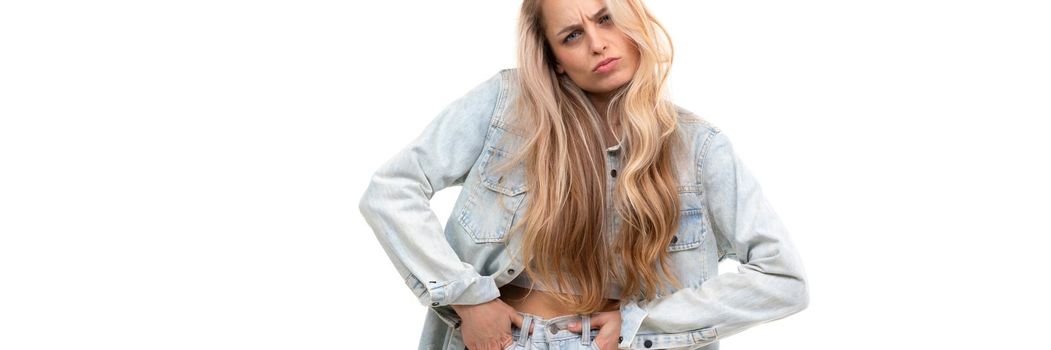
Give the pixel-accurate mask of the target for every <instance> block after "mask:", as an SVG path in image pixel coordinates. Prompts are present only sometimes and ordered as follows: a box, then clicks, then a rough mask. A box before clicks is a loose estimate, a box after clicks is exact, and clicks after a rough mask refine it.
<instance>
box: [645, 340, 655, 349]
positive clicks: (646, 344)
mask: <svg viewBox="0 0 1051 350" xmlns="http://www.w3.org/2000/svg"><path fill="white" fill-rule="evenodd" d="M642 345H643V346H645V347H646V348H649V347H651V346H653V342H652V341H649V340H647V341H646V342H645V343H642Z"/></svg>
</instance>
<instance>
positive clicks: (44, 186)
mask: <svg viewBox="0 0 1051 350" xmlns="http://www.w3.org/2000/svg"><path fill="white" fill-rule="evenodd" d="M518 4H519V2H517V1H491V0H489V1H481V0H473V1H448V2H445V1H442V2H438V1H408V2H406V1H398V2H379V1H371V2H347V1H284V2H278V1H269V2H258V1H220V0H216V1H180V2H160V1H152V2H135V1H96V2H75V1H33V2H29V1H7V2H3V3H0V349H415V348H416V343H417V340H418V337H419V331H420V329H421V326H422V322H423V316H424V312H426V309H425V308H424V307H423V306H420V305H419V304H417V302H416V300H415V297H414V295H413V294H412V293H411V292H410V291H409V289H408V288H407V287H405V285H404V284H403V283H402V279H401V278H400V277H399V276H398V274H397V272H396V271H395V269H394V267H393V265H392V264H391V263H390V262H389V260H387V257H386V256H385V255H384V253H383V251H382V249H381V247H380V246H379V244H378V243H377V241H376V239H375V237H374V236H373V233H372V232H371V230H370V229H369V227H368V226H367V225H366V224H365V222H364V221H363V220H362V218H361V217H360V214H359V213H358V208H357V202H358V200H359V199H360V196H361V194H362V192H363V190H364V189H365V186H366V185H367V182H368V180H369V176H370V175H371V174H372V172H373V171H374V170H375V169H376V168H377V167H378V166H379V165H380V164H382V163H383V162H384V161H385V160H386V159H388V158H389V157H390V156H393V154H394V153H395V152H397V151H398V150H399V149H401V148H402V147H403V146H404V145H405V144H407V143H408V142H409V141H411V140H412V139H413V138H415V136H416V135H417V134H418V133H419V132H420V131H422V130H423V127H424V126H425V125H426V123H428V122H429V121H430V119H431V118H433V117H434V116H436V115H437V113H438V112H439V111H440V110H441V109H442V108H443V107H444V106H445V105H446V104H448V103H449V102H451V101H452V100H453V99H455V98H457V97H459V96H461V95H463V94H464V93H466V92H467V90H468V89H470V88H471V87H472V86H474V85H476V84H478V83H480V82H481V81H483V80H484V79H485V78H487V77H489V76H491V75H492V74H494V73H495V72H496V71H498V70H499V69H502V68H507V67H512V66H514V64H515V63H514V56H513V52H514V38H515V37H514V30H515V20H516V16H517V11H518V8H517V7H518ZM647 4H648V5H649V6H650V8H651V9H652V10H653V12H654V13H655V14H656V15H657V16H658V18H659V19H660V20H661V21H662V22H663V23H664V24H665V25H666V26H667V28H668V30H669V31H670V33H671V36H672V40H673V42H674V44H675V48H676V58H675V64H674V66H673V70H672V81H671V91H672V96H673V98H674V101H675V102H676V103H678V104H680V105H682V106H684V107H686V108H688V109H690V110H692V111H694V112H696V113H698V114H699V115H701V116H703V117H705V118H708V119H709V120H711V121H713V122H714V123H716V124H717V125H719V126H720V127H721V128H723V130H724V131H725V132H727V134H728V135H730V136H731V137H732V140H733V142H734V143H735V147H736V149H737V151H738V152H739V155H741V156H742V157H743V159H744V161H745V162H746V164H748V166H749V167H750V168H751V170H752V171H753V172H754V174H755V175H756V176H757V177H758V179H759V180H760V183H761V184H762V185H763V188H764V191H765V192H766V194H767V196H768V197H769V199H770V201H771V203H772V204H773V205H774V207H775V209H776V210H777V212H778V213H779V215H780V216H781V217H782V218H783V220H784V221H785V223H786V225H787V226H788V228H789V232H790V234H791V235H792V238H793V239H794V240H795V243H796V245H797V247H798V249H800V252H801V254H802V257H803V259H804V263H805V267H806V269H807V273H808V277H809V278H810V285H811V304H810V307H809V308H808V309H806V310H804V311H803V312H801V313H799V314H796V315H793V316H790V317H789V318H785V319H782V320H778V321H774V322H770V323H766V324H763V325H759V326H756V327H754V328H752V329H749V330H747V331H745V332H743V333H739V334H736V335H733V336H731V337H728V338H726V339H724V340H723V341H722V346H723V348H725V349H770V348H787V349H802V348H817V349H832V348H844V347H845V348H850V349H886V348H895V349H926V348H956V349H983V348H993V347H1002V348H1046V346H1047V341H1046V340H1045V337H1044V336H1042V334H1041V332H1042V331H1043V327H1042V326H1043V325H1044V324H1045V323H1046V322H1044V319H1045V318H1046V315H1047V312H1048V311H1051V310H1049V303H1048V301H1047V298H1046V296H1047V295H1051V290H1049V288H1048V287H1047V283H1045V282H1047V277H1046V275H1047V273H1046V270H1047V268H1048V267H1049V266H1048V263H1047V260H1045V259H1043V258H1044V257H1045V256H1044V255H1043V254H1046V253H1045V252H1044V249H1046V247H1048V246H1049V244H1051V239H1049V238H1048V237H1049V235H1051V229H1049V228H1048V225H1047V224H1046V222H1045V221H1046V218H1047V215H1046V212H1048V210H1049V209H1051V208H1049V205H1048V204H1047V203H1048V201H1047V198H1048V196H1049V195H1051V189H1049V185H1048V184H1047V179H1048V178H1051V172H1049V171H1048V169H1047V166H1048V153H1049V152H1048V150H1049V149H1051V142H1049V141H1048V139H1047V138H1046V137H1045V135H1046V134H1047V133H1048V131H1047V130H1048V129H1047V128H1046V127H1047V125H1048V123H1047V122H1046V121H1047V120H1048V119H1049V118H1051V102H1049V97H1051V68H1049V66H1051V65H1048V62H1051V45H1049V43H1051V34H1049V33H1051V21H1048V20H1047V18H1048V17H1049V16H1051V6H1049V5H1048V4H1047V3H1046V2H1041V1H931V0H911V1H864V2H863V1H794V2H783V1H721V2H715V1H699V2H693V1H691V2H686V1H670V0H662V1H657V0H651V1H648V2H647ZM458 191H459V189H458V188H451V189H447V190H445V191H442V192H439V193H438V194H437V195H436V196H435V198H434V199H433V201H432V204H433V208H434V210H435V212H436V213H437V214H438V216H439V217H440V218H443V222H444V218H446V217H447V216H448V215H449V212H450V211H451V207H452V203H453V201H454V200H455V198H456V196H457V194H458ZM726 268H727V269H732V266H726ZM724 271H725V272H729V271H727V270H724Z"/></svg>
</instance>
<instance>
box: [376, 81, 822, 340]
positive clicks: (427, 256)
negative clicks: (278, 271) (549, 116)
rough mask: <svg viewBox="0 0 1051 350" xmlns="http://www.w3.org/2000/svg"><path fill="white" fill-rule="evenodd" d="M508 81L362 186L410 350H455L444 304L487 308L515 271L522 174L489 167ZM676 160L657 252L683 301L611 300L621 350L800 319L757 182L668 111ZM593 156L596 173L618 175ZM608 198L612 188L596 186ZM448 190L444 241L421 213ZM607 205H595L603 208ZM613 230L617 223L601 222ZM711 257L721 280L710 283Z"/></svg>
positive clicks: (782, 239)
mask: <svg viewBox="0 0 1051 350" xmlns="http://www.w3.org/2000/svg"><path fill="white" fill-rule="evenodd" d="M514 79H516V72H515V69H513V68H512V69H504V70H501V71H500V72H498V73H497V74H495V75H494V76H493V77H491V78H490V79H488V80H486V81H485V82H483V83H481V84H479V85H478V86H476V87H475V88H473V89H472V90H470V91H469V92H468V93H467V94H466V95H464V96H462V97H461V98H459V99H457V100H456V101H454V102H452V103H451V104H450V105H449V106H447V107H446V108H445V109H444V110H443V111H442V112H441V113H439V114H438V116H437V117H436V118H435V119H434V120H433V121H431V122H430V123H429V124H428V125H427V127H426V128H425V130H424V131H423V133H422V134H420V135H419V136H418V137H417V138H416V139H415V140H414V141H412V142H411V143H410V144H409V145H407V146H406V147H404V148H403V149H401V150H400V151H399V152H398V153H397V154H395V155H394V157H392V158H390V159H389V160H388V161H387V162H386V163H384V164H383V165H382V166H380V168H379V169H378V170H376V171H375V173H374V174H373V175H372V177H371V181H370V183H369V186H368V188H367V189H366V191H365V193H364V195H363V196H362V197H361V199H360V202H359V208H360V211H361V214H362V215H363V216H364V218H365V221H366V222H367V223H368V225H369V226H370V227H371V229H372V231H373V233H374V234H375V236H376V238H378V239H379V242H380V244H381V245H382V246H383V249H384V251H385V252H386V253H387V255H388V256H389V257H390V260H391V262H393V264H394V266H395V268H396V269H397V270H398V272H399V273H400V274H401V277H403V278H404V280H405V284H406V286H408V287H409V289H410V290H411V291H412V292H413V293H414V294H415V295H416V297H417V298H418V299H419V301H420V303H421V304H423V305H425V306H427V307H429V308H430V311H433V312H428V314H427V318H426V320H425V322H424V330H423V334H422V336H421V339H420V348H421V349H458V350H459V349H463V348H464V346H463V343H462V342H463V340H462V337H461V335H460V332H459V329H458V327H459V324H460V318H459V316H458V315H457V314H456V313H455V311H453V309H452V308H451V307H450V306H449V305H450V304H471V305H473V304H480V303H484V302H487V301H490V300H493V299H495V298H497V297H498V296H499V295H500V291H499V289H498V287H500V286H503V285H504V284H507V283H508V282H509V281H511V280H512V279H514V278H515V277H516V276H517V275H518V274H519V273H521V272H522V268H523V264H522V261H521V259H520V257H518V256H517V250H518V248H519V247H520V237H519V236H520V235H517V234H512V236H511V238H510V240H509V242H508V243H507V244H506V245H505V244H504V243H501V242H500V241H501V239H502V238H503V237H504V236H505V235H507V234H509V232H508V231H509V229H510V228H511V225H512V224H514V223H516V222H517V221H516V220H517V219H519V218H521V217H522V215H523V213H522V211H524V210H525V208H526V206H525V205H523V203H525V202H526V201H528V200H529V190H528V189H527V188H526V187H525V179H524V177H523V176H524V171H523V169H522V164H518V165H519V167H517V168H511V170H507V171H506V172H504V173H496V172H494V169H493V168H492V165H493V164H494V163H496V162H498V161H500V160H501V159H503V158H506V157H507V156H508V154H509V152H508V151H509V150H510V149H511V148H512V147H514V145H515V143H516V142H520V141H521V140H522V137H521V135H517V134H514V133H512V132H511V131H510V129H509V128H508V127H507V123H508V122H509V120H510V119H511V118H514V116H511V115H508V113H509V108H508V107H509V98H510V97H511V96H513V94H514V92H515V91H514V89H515V86H514V85H513V84H512V82H513V81H514ZM676 108H677V110H678V113H679V118H680V122H679V132H681V133H682V136H683V137H681V139H682V140H683V142H685V144H684V146H685V147H682V148H680V149H683V150H685V151H684V152H681V153H682V154H678V155H676V156H675V159H676V162H679V163H680V164H679V165H680V169H682V170H681V171H680V173H681V174H680V175H679V176H680V178H679V180H678V181H679V182H680V186H679V192H680V198H681V201H682V206H681V213H680V215H681V219H680V226H679V228H678V234H677V235H676V238H675V239H674V240H673V243H672V244H671V245H669V246H668V251H669V252H670V255H671V258H672V263H673V266H674V273H675V276H676V277H677V278H678V279H679V280H680V281H681V282H682V283H683V288H682V289H679V290H676V291H674V292H673V293H670V294H666V295H660V296H658V297H656V298H653V299H652V300H635V299H633V300H622V301H621V307H620V312H621V318H622V322H623V323H622V326H621V331H620V334H621V338H620V339H621V341H620V344H619V348H621V349H670V348H674V349H709V350H711V349H718V341H719V340H720V339H722V338H725V337H727V336H730V335H732V334H735V333H738V332H741V331H743V330H745V329H747V328H749V327H752V326H755V325H758V324H760V323H764V322H768V321H773V320H777V319H780V318H783V317H786V316H788V315H791V314H794V313H796V312H799V311H801V310H803V309H804V308H806V306H807V304H808V302H809V294H808V291H807V283H806V275H805V272H804V270H803V265H802V261H801V260H800V257H799V255H798V253H797V251H796V249H795V248H794V246H793V244H792V242H791V241H790V238H789V235H788V233H787V231H786V230H785V227H784V225H783V224H782V222H781V220H780V219H779V217H778V216H777V214H776V213H775V212H774V210H773V208H772V207H771V205H770V203H768V201H767V200H766V198H765V197H764V196H763V193H762V190H761V188H760V186H759V183H758V182H756V179H755V178H754V177H753V176H752V174H751V173H750V172H749V171H748V169H747V168H746V167H745V166H744V164H743V163H742V162H741V159H740V158H739V157H738V156H736V155H735V154H734V150H733V146H732V144H731V143H730V140H729V138H727V136H726V134H725V133H724V132H721V131H720V129H719V128H718V127H716V126H715V125H713V124H712V123H710V122H708V121H705V120H703V119H701V118H700V117H698V116H696V115H694V114H693V113H690V112H689V111H687V110H685V109H683V108H681V107H676ZM621 153H622V152H620V151H619V145H618V146H615V147H612V148H610V149H607V161H608V162H609V163H608V164H609V166H608V168H610V169H617V168H619V167H620V164H621V162H622V159H621V157H622V156H621ZM607 179H608V181H609V182H610V183H609V185H610V186H607V187H609V188H613V186H612V185H613V183H614V182H615V181H616V178H615V177H614V176H607ZM454 185H461V186H463V187H462V190H461V192H460V195H459V198H458V199H457V201H456V204H455V206H454V208H453V211H452V214H451V215H450V217H449V218H448V220H447V222H446V224H445V228H444V230H443V229H442V225H441V223H440V222H439V221H438V220H439V219H438V217H437V215H436V214H435V213H434V211H433V210H431V207H430V199H431V198H432V196H433V195H434V193H435V192H437V191H439V190H441V189H443V188H446V187H449V186H454ZM610 195H611V193H607V202H609V196H610ZM610 220H611V223H610V224H611V225H612V226H611V227H613V228H614V231H611V232H616V231H615V229H616V227H617V225H618V224H619V221H620V220H619V219H618V218H616V215H613V218H611V219H610ZM725 258H731V259H734V260H737V261H739V262H740V265H738V268H737V272H735V273H724V274H719V273H718V264H719V262H720V261H721V260H723V259H725Z"/></svg>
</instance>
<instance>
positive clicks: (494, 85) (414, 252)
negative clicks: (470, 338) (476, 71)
mask: <svg viewBox="0 0 1051 350" xmlns="http://www.w3.org/2000/svg"><path fill="white" fill-rule="evenodd" d="M503 73H504V72H503V71H501V72H500V73H498V74H496V75H494V76H493V77H491V78H490V79H488V80H487V81H485V82H483V83H481V84H479V85H478V86H476V87H474V88H473V89H471V90H470V91H469V92H468V93H467V94H465V95H464V96H462V97H460V98H459V99H457V100H456V101H454V102H452V103H451V104H449V105H448V106H447V107H445V109H444V110H442V111H441V112H440V113H439V114H438V115H437V117H436V118H434V119H433V120H432V121H431V122H430V123H429V124H428V125H427V126H426V128H425V129H424V130H423V132H422V134H420V135H419V136H418V137H416V138H415V140H413V141H412V142H411V143H410V144H409V145H407V146H406V147H404V148H403V149H401V150H400V151H399V152H398V153H396V154H395V155H394V156H393V157H392V158H390V159H389V160H387V161H386V163H384V164H383V165H382V166H381V167H380V168H379V169H378V170H376V171H375V173H374V174H373V175H372V177H371V181H370V182H369V185H368V188H367V189H366V190H365V192H364V195H363V196H362V197H361V199H360V201H359V203H358V207H359V210H360V212H361V214H362V215H363V216H364V218H365V221H366V222H367V223H368V225H369V226H370V227H371V229H372V231H373V233H374V234H375V235H376V238H377V239H379V243H380V245H381V246H382V247H383V249H384V251H385V252H386V254H387V256H388V257H389V258H390V260H391V262H393V264H394V267H395V268H396V269H397V270H398V272H399V273H400V274H401V277H402V278H404V281H405V284H406V286H408V287H409V289H410V290H411V291H412V292H413V293H414V294H415V295H416V297H417V298H418V300H419V302H420V303H421V304H422V305H424V306H429V307H432V308H435V307H441V308H442V310H436V312H439V314H440V315H441V314H442V312H444V313H445V316H446V317H444V318H443V320H445V321H446V322H447V323H448V322H449V318H448V316H450V315H448V313H449V312H451V311H450V310H451V308H449V307H447V306H446V305H450V304H470V305H474V304H480V303H484V302H487V301H490V300H493V299H495V298H497V297H498V296H499V290H498V289H497V286H496V283H495V281H494V280H493V278H492V277H490V276H480V275H479V273H478V272H476V270H475V268H474V266H472V265H470V264H468V263H465V262H463V261H461V259H460V258H459V256H457V254H456V253H455V252H454V251H453V249H452V247H451V245H450V244H449V242H448V241H446V239H445V234H444V232H443V230H442V225H441V223H440V222H439V220H438V217H437V215H436V214H435V213H434V211H433V210H432V209H431V206H430V199H431V198H432V197H433V196H434V193H435V192H437V191H439V190H441V189H443V188H446V187H449V186H451V185H462V184H463V182H464V180H465V178H466V176H467V174H468V172H469V171H470V169H471V168H472V166H473V165H474V163H475V161H476V160H477V158H478V156H479V155H480V154H481V152H482V146H483V145H484V143H485V139H486V137H487V133H488V131H489V124H490V120H491V118H492V116H493V115H494V113H495V110H496V107H497V105H498V104H499V100H501V99H503V98H504V95H505V94H506V83H505V81H504V80H505V77H504V74H503Z"/></svg>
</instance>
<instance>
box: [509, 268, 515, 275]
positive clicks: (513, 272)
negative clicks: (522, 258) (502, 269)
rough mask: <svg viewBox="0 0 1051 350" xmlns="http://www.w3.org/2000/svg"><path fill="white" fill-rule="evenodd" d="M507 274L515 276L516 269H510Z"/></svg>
mask: <svg viewBox="0 0 1051 350" xmlns="http://www.w3.org/2000/svg"><path fill="white" fill-rule="evenodd" d="M507 274H509V275H513V274H515V269H508V270H507Z"/></svg>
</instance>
